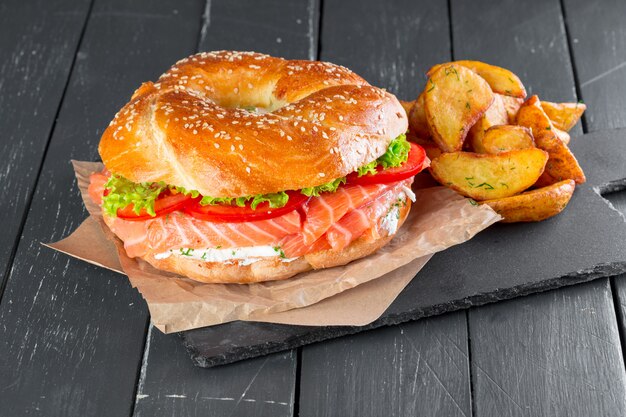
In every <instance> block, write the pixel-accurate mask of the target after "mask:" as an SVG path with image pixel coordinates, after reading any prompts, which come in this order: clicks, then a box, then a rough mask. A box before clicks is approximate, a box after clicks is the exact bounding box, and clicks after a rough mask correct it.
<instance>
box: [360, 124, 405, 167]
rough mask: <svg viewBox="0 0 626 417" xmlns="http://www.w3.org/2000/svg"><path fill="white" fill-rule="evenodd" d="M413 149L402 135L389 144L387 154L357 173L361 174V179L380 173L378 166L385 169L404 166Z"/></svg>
mask: <svg viewBox="0 0 626 417" xmlns="http://www.w3.org/2000/svg"><path fill="white" fill-rule="evenodd" d="M410 149H411V145H410V144H409V142H408V141H407V140H406V135H405V134H402V135H400V136H398V137H397V138H395V139H394V140H392V141H391V143H389V146H388V147H387V152H385V153H384V154H383V155H382V156H380V157H379V158H378V159H376V160H375V161H372V162H370V163H369V164H367V165H363V166H362V167H360V168H359V169H357V172H358V173H359V177H361V176H363V175H365V174H376V172H378V170H377V168H376V167H378V165H380V166H381V167H383V169H387V168H394V167H398V166H400V165H402V164H403V163H405V162H406V161H407V159H409V150H410Z"/></svg>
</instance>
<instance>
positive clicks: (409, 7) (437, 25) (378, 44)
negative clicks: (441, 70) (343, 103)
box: [320, 0, 450, 100]
mask: <svg viewBox="0 0 626 417" xmlns="http://www.w3.org/2000/svg"><path fill="white" fill-rule="evenodd" d="M323 12H324V15H323V16H322V34H321V51H320V59H322V60H325V61H331V62H334V63H336V64H340V65H344V66H346V67H348V68H350V69H351V70H353V71H354V72H356V73H357V74H359V75H360V76H362V77H363V78H365V79H366V80H367V81H369V82H370V83H371V84H373V85H376V86H378V87H382V88H386V89H388V90H389V91H390V92H392V93H393V94H397V95H398V97H399V98H401V99H404V100H414V99H415V98H416V97H417V95H418V94H419V92H420V91H421V90H422V89H423V88H424V83H425V81H426V76H425V73H426V71H427V70H428V68H430V66H431V65H434V64H435V63H438V62H443V61H447V60H449V59H450V37H449V26H448V18H447V14H448V10H447V5H446V2H445V1H440V0H437V1H432V2H430V1H429V2H419V3H416V2H414V1H408V0H402V1H394V2H382V1H373V0H367V1H362V2H358V1H338V0H326V1H325V2H324V8H323Z"/></svg>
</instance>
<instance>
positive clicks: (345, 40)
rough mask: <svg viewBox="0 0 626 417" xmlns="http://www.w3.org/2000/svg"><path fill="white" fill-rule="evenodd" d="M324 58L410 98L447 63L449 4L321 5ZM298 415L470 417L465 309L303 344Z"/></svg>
mask: <svg viewBox="0 0 626 417" xmlns="http://www.w3.org/2000/svg"><path fill="white" fill-rule="evenodd" d="M323 12H324V14H323V15H322V33H321V51H320V52H321V53H320V59H322V60H327V61H331V62H335V63H338V64H342V65H346V66H348V67H349V68H350V69H352V70H353V71H355V72H357V73H358V74H359V75H362V76H363V77H365V78H366V79H367V80H368V81H369V82H370V83H372V84H374V85H378V86H381V87H386V88H388V89H389V90H390V91H392V92H393V93H401V94H403V95H404V98H406V99H414V98H415V97H416V96H417V94H418V92H419V90H421V88H423V83H424V80H425V78H424V75H423V74H424V73H425V72H426V70H427V69H428V67H429V66H430V65H431V64H433V63H436V62H441V61H445V60H448V59H449V48H450V44H449V34H448V21H447V5H446V2H445V1H435V2H422V3H420V7H416V5H415V3H414V2H409V1H399V2H377V1H366V2H356V1H354V2H353V1H328V0H327V1H325V2H324V8H323ZM301 366H302V368H301V369H302V370H301V380H300V405H299V410H300V415H302V416H380V415H385V416H406V415H419V416H429V415H433V416H434V415H446V416H469V415H470V414H471V395H470V390H469V387H470V386H469V372H468V366H469V360H468V355H467V334H466V315H465V313H463V312H460V313H453V314H448V315H444V316H441V317H437V318H430V319H425V320H422V321H419V322H416V323H410V324H404V325H401V326H396V327H389V328H384V329H378V330H374V331H370V332H367V333H364V334H360V335H356V336H348V337H344V338H340V339H337V340H333V341H330V342H326V343H323V344H318V345H312V346H306V347H303V348H302V365H301Z"/></svg>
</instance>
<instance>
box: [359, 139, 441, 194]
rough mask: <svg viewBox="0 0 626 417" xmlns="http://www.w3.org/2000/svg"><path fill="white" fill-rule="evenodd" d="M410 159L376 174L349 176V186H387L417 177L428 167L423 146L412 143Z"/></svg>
mask: <svg viewBox="0 0 626 417" xmlns="http://www.w3.org/2000/svg"><path fill="white" fill-rule="evenodd" d="M410 145H411V149H410V150H409V157H408V159H407V161H406V162H405V163H404V164H402V165H400V166H399V167H395V168H387V169H383V170H382V171H378V172H377V173H376V174H365V175H363V176H361V177H359V174H358V173H357V172H353V173H352V174H350V175H348V177H347V180H348V181H347V183H348V184H361V185H367V184H387V183H390V182H397V181H402V180H405V179H407V178H411V177H413V176H415V175H417V174H418V173H419V172H420V171H421V170H423V169H424V168H426V167H428V164H429V162H430V161H429V160H428V158H427V157H426V151H424V148H422V147H421V146H419V145H417V144H415V143H412V142H411V143H410Z"/></svg>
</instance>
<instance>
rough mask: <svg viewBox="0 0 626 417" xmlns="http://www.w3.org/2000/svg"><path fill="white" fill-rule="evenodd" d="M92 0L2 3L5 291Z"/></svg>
mask: <svg viewBox="0 0 626 417" xmlns="http://www.w3.org/2000/svg"><path fill="white" fill-rule="evenodd" d="M89 4H90V0H52V1H48V0H38V1H29V2H26V1H21V0H10V1H3V2H2V3H1V4H0V114H1V115H2V117H0V132H2V137H3V139H2V141H0V155H4V157H3V158H2V159H1V160H0V181H1V182H2V187H1V188H0V211H1V212H2V213H4V216H5V218H7V219H12V221H10V222H5V223H7V224H5V226H4V230H3V233H1V234H0V265H2V267H1V269H0V297H1V296H2V289H3V288H4V282H5V279H6V275H7V274H8V271H9V267H10V265H11V262H12V255H13V252H14V249H15V246H16V245H17V240H18V238H19V234H20V232H21V227H22V219H23V217H24V216H25V211H26V210H27V208H28V204H29V202H30V198H31V196H32V192H33V188H34V185H35V181H36V180H37V174H38V173H39V167H40V166H41V160H42V158H43V155H44V152H45V149H46V144H47V143H48V139H49V137H50V131H51V129H52V126H53V124H54V117H55V115H56V113H57V109H58V108H59V105H60V102H61V97H62V96H63V91H64V90H65V86H66V84H67V79H68V76H69V73H70V68H71V66H72V61H73V59H74V54H75V51H76V48H77V46H78V41H79V39H80V35H81V31H82V29H83V27H84V24H85V21H86V19H87V12H88V10H89Z"/></svg>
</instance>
